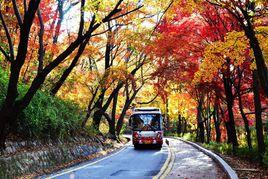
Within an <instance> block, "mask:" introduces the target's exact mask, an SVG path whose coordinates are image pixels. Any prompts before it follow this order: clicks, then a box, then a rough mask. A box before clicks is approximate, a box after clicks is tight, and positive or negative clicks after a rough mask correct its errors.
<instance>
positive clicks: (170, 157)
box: [153, 146, 175, 179]
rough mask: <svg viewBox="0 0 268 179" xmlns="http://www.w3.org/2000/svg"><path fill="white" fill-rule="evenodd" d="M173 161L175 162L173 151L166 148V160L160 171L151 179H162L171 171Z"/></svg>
mask: <svg viewBox="0 0 268 179" xmlns="http://www.w3.org/2000/svg"><path fill="white" fill-rule="evenodd" d="M174 160H175V154H174V151H173V150H171V148H170V147H169V146H168V158H167V160H166V162H165V163H164V165H163V167H162V168H161V170H160V171H159V173H158V174H157V175H156V176H154V177H153V179H164V178H165V177H166V176H167V175H168V174H169V172H170V171H171V169H172V167H173V163H174Z"/></svg>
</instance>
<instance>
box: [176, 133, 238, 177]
mask: <svg viewBox="0 0 268 179" xmlns="http://www.w3.org/2000/svg"><path fill="white" fill-rule="evenodd" d="M174 138H175V139H179V140H181V141H183V142H185V143H187V144H189V145H192V146H193V147H195V148H196V149H198V150H200V151H201V152H203V153H205V154H206V155H208V156H209V157H210V158H212V159H213V160H214V161H215V162H217V163H218V164H219V165H220V166H221V167H222V169H223V170H224V171H225V172H226V174H227V175H228V177H229V178H230V179H238V176H237V174H236V172H235V171H234V170H233V169H232V168H231V167H230V165H228V164H227V163H226V162H225V161H224V160H223V159H222V158H221V157H219V156H218V155H217V154H215V153H213V152H211V151H210V150H207V149H205V148H203V147H201V146H200V145H198V144H196V143H194V142H190V141H186V140H183V139H181V138H178V137H174Z"/></svg>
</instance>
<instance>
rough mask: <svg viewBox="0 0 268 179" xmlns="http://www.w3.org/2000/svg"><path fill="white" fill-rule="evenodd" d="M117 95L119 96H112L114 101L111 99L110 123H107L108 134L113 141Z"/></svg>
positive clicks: (114, 137)
mask: <svg viewBox="0 0 268 179" xmlns="http://www.w3.org/2000/svg"><path fill="white" fill-rule="evenodd" d="M118 95H119V93H117V94H116V95H115V96H114V99H113V108H112V117H111V121H110V123H109V134H110V135H111V136H112V137H113V139H116V133H115V116H116V107H117V99H118Z"/></svg>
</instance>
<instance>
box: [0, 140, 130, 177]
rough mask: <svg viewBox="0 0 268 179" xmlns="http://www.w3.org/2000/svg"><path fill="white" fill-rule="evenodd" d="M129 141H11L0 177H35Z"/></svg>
mask: <svg viewBox="0 0 268 179" xmlns="http://www.w3.org/2000/svg"><path fill="white" fill-rule="evenodd" d="M125 142H126V141H124V142H122V143H118V142H117V141H114V140H111V139H108V138H106V137H103V136H94V137H84V136H83V137H72V138H69V139H65V140H57V141H51V140H50V141H45V142H41V141H20V142H10V141H9V142H7V148H6V150H5V151H2V152H1V155H0V178H25V177H26V178H31V177H34V176H39V175H43V174H47V173H51V172H53V171H57V170H59V169H62V168H64V167H67V166H72V165H74V164H77V163H79V162H83V161H86V160H90V159H93V158H96V157H100V156H103V155H105V154H107V153H110V152H113V151H114V150H117V149H119V148H121V147H122V146H123V145H124V144H123V143H125Z"/></svg>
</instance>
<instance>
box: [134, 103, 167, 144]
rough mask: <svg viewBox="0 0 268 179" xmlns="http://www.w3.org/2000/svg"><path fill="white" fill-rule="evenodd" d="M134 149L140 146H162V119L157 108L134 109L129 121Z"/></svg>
mask: <svg viewBox="0 0 268 179" xmlns="http://www.w3.org/2000/svg"><path fill="white" fill-rule="evenodd" d="M129 125H130V126H131V128H132V141H133V145H134V147H135V148H138V147H139V146H141V145H155V146H156V147H157V148H160V149H161V147H162V144H163V119H162V115H161V111H160V109H159V108H135V109H134V110H133V113H132V115H131V117H130V120H129Z"/></svg>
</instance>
